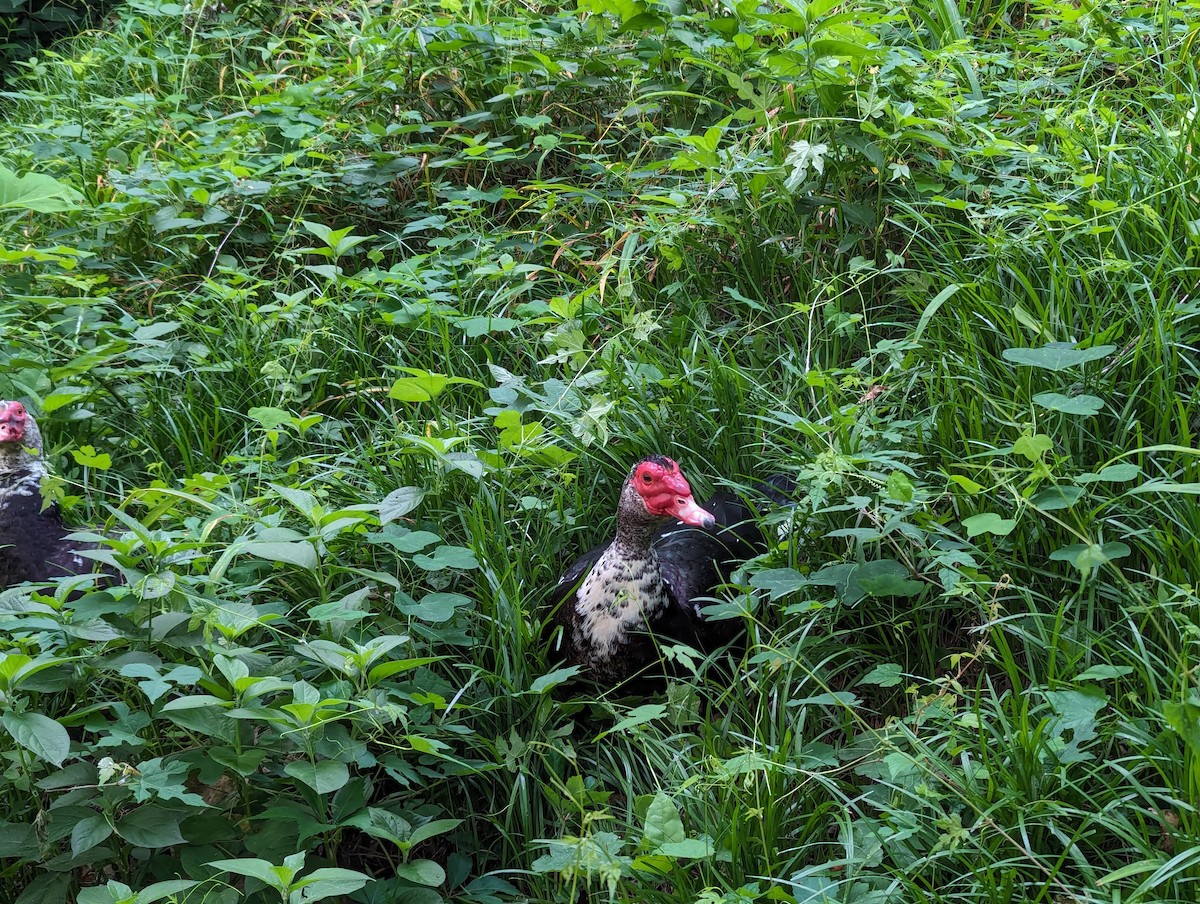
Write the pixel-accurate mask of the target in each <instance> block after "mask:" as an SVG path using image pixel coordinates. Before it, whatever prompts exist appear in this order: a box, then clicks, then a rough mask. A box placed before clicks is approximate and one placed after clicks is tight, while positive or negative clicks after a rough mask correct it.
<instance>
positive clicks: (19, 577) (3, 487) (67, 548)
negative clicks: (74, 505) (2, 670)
mask: <svg viewBox="0 0 1200 904" xmlns="http://www.w3.org/2000/svg"><path fill="white" fill-rule="evenodd" d="M45 476H46V462H45V460H44V459H43V458H42V434H41V431H39V430H38V426H37V422H36V421H35V420H34V419H33V417H31V416H30V414H29V411H28V410H27V409H26V408H25V406H24V405H22V404H21V403H20V402H10V401H2V400H0V590H2V589H4V588H6V587H11V586H13V585H14V584H20V583H21V582H23V581H46V580H49V579H50V578H55V577H60V576H62V575H71V574H85V573H87V572H89V571H91V570H92V566H93V564H94V563H93V561H92V560H91V559H90V558H87V557H86V556H83V555H80V552H81V551H82V550H85V549H91V548H94V546H93V545H92V544H88V543H76V542H73V541H70V540H68V539H67V534H69V533H70V532H71V531H70V529H69V528H66V527H64V526H63V522H62V516H61V514H60V513H59V510H58V506H56V505H51V506H48V507H45V508H43V503H42V480H43V478H45Z"/></svg>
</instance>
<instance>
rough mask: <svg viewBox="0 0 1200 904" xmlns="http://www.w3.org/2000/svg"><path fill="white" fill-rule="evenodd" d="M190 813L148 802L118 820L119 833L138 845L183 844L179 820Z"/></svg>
mask: <svg viewBox="0 0 1200 904" xmlns="http://www.w3.org/2000/svg"><path fill="white" fill-rule="evenodd" d="M186 815H188V814H187V813H186V812H184V811H175V810H166V809H164V808H162V807H159V806H156V805H154V804H146V805H144V806H141V807H139V808H138V809H136V810H134V811H132V812H131V813H128V814H126V815H125V816H123V817H121V819H119V820H118V821H117V824H116V830H117V834H118V835H120V836H121V837H122V838H124V839H125V840H126V841H128V842H129V843H130V844H132V845H135V846H137V847H144V848H150V849H151V850H155V849H157V848H165V847H170V846H171V845H173V844H183V843H184V838H183V835H182V834H181V833H180V831H179V821H180V820H181V819H182V818H183V817H184V816H186Z"/></svg>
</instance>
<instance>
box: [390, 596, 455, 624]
mask: <svg viewBox="0 0 1200 904" xmlns="http://www.w3.org/2000/svg"><path fill="white" fill-rule="evenodd" d="M470 605H471V600H470V597H466V596H463V595H462V594H461V593H427V594H425V596H423V597H421V601H420V602H419V603H418V602H408V601H405V600H403V599H402V598H400V597H399V596H397V598H396V608H397V609H399V610H400V611H401V612H403V613H404V614H405V615H410V616H412V617H413V618H419V619H421V620H422V621H427V622H444V621H447V620H448V619H450V618H453V616H454V610H455V609H457V608H459V607H460V606H470Z"/></svg>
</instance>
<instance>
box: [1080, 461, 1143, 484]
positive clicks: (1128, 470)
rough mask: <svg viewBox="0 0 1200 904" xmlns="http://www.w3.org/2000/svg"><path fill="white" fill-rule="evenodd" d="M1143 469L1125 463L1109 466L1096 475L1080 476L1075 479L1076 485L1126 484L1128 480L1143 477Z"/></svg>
mask: <svg viewBox="0 0 1200 904" xmlns="http://www.w3.org/2000/svg"><path fill="white" fill-rule="evenodd" d="M1141 473H1142V469H1141V468H1139V467H1138V466H1137V465H1135V464H1130V463H1129V462H1123V463H1121V464H1116V465H1109V466H1108V467H1105V468H1101V469H1100V471H1099V472H1097V473H1095V474H1080V475H1079V476H1078V477H1076V478H1075V482H1076V483H1096V482H1097V481H1104V482H1107V483H1124V482H1125V481H1127V480H1133V479H1134V478H1136V477H1139V476H1141Z"/></svg>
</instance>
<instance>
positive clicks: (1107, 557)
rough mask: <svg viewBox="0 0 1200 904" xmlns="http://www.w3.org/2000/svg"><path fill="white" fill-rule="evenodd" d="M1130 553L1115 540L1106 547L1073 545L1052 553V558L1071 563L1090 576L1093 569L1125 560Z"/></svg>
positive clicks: (1091, 544) (1095, 544)
mask: <svg viewBox="0 0 1200 904" xmlns="http://www.w3.org/2000/svg"><path fill="white" fill-rule="evenodd" d="M1130 552H1132V550H1131V549H1130V548H1129V547H1128V546H1126V545H1125V544H1124V543H1122V542H1120V541H1119V540H1114V541H1112V542H1110V543H1105V544H1104V545H1100V544H1099V543H1072V544H1071V545H1070V546H1064V547H1063V548H1062V549H1056V550H1054V552H1052V553H1050V558H1051V559H1052V560H1053V561H1055V562H1070V563H1071V564H1072V565H1074V566H1075V567H1076V568H1078V569H1079V571H1080V572H1081V573H1082V574H1084V575H1088V574H1091V573H1092V569H1093V568H1097V567H1099V566H1101V565H1103V564H1105V563H1106V562H1112V561H1114V560H1116V559H1123V558H1125V557H1126V556H1127V555H1129V554H1130Z"/></svg>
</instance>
